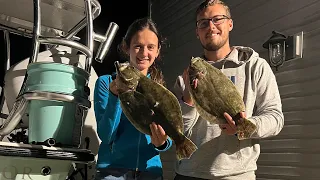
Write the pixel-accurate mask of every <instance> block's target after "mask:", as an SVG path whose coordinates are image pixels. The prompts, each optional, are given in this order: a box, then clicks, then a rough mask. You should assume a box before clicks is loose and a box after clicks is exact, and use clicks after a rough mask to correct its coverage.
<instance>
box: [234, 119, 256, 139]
mask: <svg viewBox="0 0 320 180" xmlns="http://www.w3.org/2000/svg"><path fill="white" fill-rule="evenodd" d="M256 129H257V126H256V125H255V124H253V123H252V122H251V121H250V120H248V119H246V118H241V119H240V121H239V123H238V125H237V136H238V139H239V140H244V139H248V138H250V137H251V135H252V134H253V133H254V132H255V131H256Z"/></svg>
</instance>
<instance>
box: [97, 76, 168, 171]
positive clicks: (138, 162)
mask: <svg viewBox="0 0 320 180" xmlns="http://www.w3.org/2000/svg"><path fill="white" fill-rule="evenodd" d="M148 77H150V76H149V75H148ZM112 79H113V78H112V76H111V75H103V76H100V77H99V78H98V79H97V81H96V84H95V89H94V112H95V116H96V121H97V132H98V135H99V138H100V139H101V141H102V142H101V144H100V147H99V152H98V162H97V169H103V168H126V169H132V170H139V171H149V172H153V173H157V174H162V163H161V160H160V155H159V152H161V151H166V150H168V149H169V148H170V147H171V146H172V140H171V139H170V138H168V140H167V141H166V143H165V144H164V145H163V146H161V147H158V148H156V147H155V146H154V145H153V144H152V143H151V137H150V136H149V135H146V134H143V133H141V132H139V131H138V130H137V129H136V128H135V127H134V126H133V125H132V124H131V123H130V121H129V120H128V119H127V117H126V116H125V115H124V114H123V113H122V109H121V107H120V101H119V98H118V97H117V96H115V95H114V94H113V93H111V92H110V91H109V85H110V83H111V82H112Z"/></svg>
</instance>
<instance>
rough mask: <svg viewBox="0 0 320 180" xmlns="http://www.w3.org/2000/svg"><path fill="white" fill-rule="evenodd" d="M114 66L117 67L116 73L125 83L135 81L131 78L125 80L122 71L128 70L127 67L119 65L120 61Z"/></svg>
mask: <svg viewBox="0 0 320 180" xmlns="http://www.w3.org/2000/svg"><path fill="white" fill-rule="evenodd" d="M114 66H115V67H116V72H117V74H119V75H120V76H121V78H123V79H124V80H125V81H131V80H133V77H131V78H125V77H124V76H123V74H122V73H121V71H122V70H123V69H124V68H126V66H121V65H120V63H119V61H116V62H114Z"/></svg>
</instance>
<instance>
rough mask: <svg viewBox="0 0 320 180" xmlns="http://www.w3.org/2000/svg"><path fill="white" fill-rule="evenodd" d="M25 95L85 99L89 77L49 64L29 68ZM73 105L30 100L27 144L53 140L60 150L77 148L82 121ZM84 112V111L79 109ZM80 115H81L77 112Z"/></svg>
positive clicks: (67, 66) (81, 72)
mask: <svg viewBox="0 0 320 180" xmlns="http://www.w3.org/2000/svg"><path fill="white" fill-rule="evenodd" d="M27 75H28V77H27V81H26V87H25V90H24V92H25V93H26V92H49V93H57V94H63V95H71V96H73V97H80V98H83V99H88V96H89V94H88V92H86V90H85V88H84V87H85V86H86V83H87V81H88V78H89V74H88V73H87V72H86V71H84V70H83V69H80V68H78V67H74V66H70V65H66V64H60V63H48V62H41V63H40V62H36V63H32V64H29V66H28V68H27ZM79 109H81V108H79V106H78V104H77V103H75V102H66V101H57V100H51V99H33V100H30V102H29V106H28V111H29V133H28V135H29V137H28V139H29V143H43V142H45V141H47V140H49V139H54V140H55V142H56V143H59V144H60V145H61V146H65V147H70V146H73V147H75V146H79V142H80V136H81V128H82V123H83V122H82V119H83V118H82V117H81V116H80V117H79V115H77V113H78V114H79V112H78V111H79ZM82 109H83V108H82ZM80 114H82V113H81V112H80Z"/></svg>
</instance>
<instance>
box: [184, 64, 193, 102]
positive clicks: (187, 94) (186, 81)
mask: <svg viewBox="0 0 320 180" xmlns="http://www.w3.org/2000/svg"><path fill="white" fill-rule="evenodd" d="M182 78H183V81H184V84H185V88H184V91H183V96H182V100H183V101H184V102H185V103H187V104H189V105H190V106H193V101H192V99H191V96H190V92H189V84H190V80H189V76H188V69H185V70H184V71H183V75H182Z"/></svg>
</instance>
